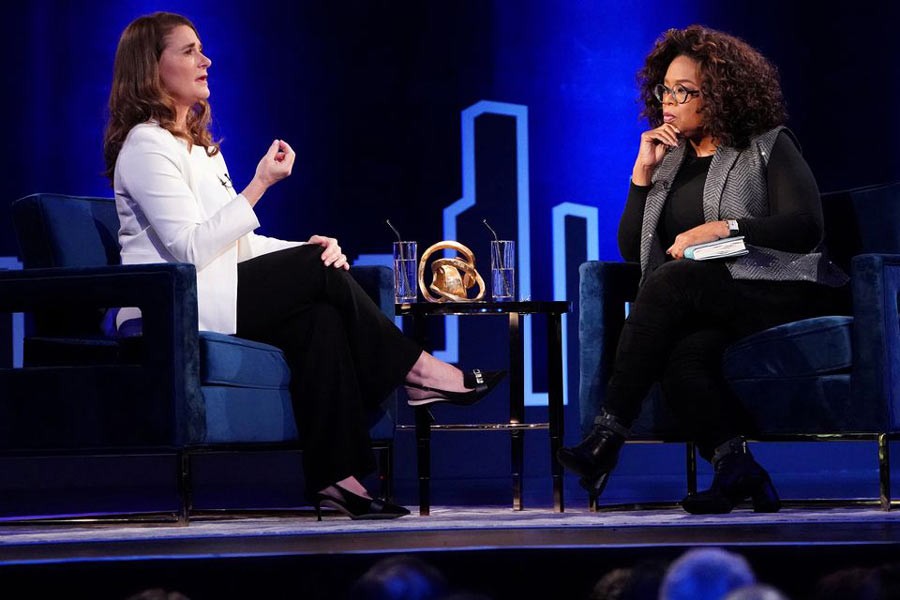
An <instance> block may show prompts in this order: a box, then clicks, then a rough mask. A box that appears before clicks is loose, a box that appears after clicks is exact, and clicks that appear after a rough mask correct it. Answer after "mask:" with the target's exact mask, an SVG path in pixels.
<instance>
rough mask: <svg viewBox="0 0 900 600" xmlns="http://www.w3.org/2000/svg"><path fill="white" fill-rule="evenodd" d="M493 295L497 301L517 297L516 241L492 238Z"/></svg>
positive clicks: (505, 300)
mask: <svg viewBox="0 0 900 600" xmlns="http://www.w3.org/2000/svg"><path fill="white" fill-rule="evenodd" d="M491 297H492V298H493V299H494V301H495V302H507V301H511V300H515V299H516V243H515V242H514V241H511V240H491Z"/></svg>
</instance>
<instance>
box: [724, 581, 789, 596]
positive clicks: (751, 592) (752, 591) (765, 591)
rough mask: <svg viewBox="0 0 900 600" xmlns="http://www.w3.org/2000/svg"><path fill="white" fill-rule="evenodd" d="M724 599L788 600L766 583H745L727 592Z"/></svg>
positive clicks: (782, 593) (779, 591)
mask: <svg viewBox="0 0 900 600" xmlns="http://www.w3.org/2000/svg"><path fill="white" fill-rule="evenodd" d="M724 600H789V599H788V597H787V596H785V595H784V592H782V591H781V590H779V589H778V588H776V587H775V586H771V585H768V584H766V583H754V584H753V585H745V586H744V587H741V588H738V589H736V590H733V591H732V592H729V594H728V595H727V596H725V598H724Z"/></svg>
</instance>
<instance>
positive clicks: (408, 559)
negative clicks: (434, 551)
mask: <svg viewBox="0 0 900 600" xmlns="http://www.w3.org/2000/svg"><path fill="white" fill-rule="evenodd" d="M446 591H447V580H446V578H445V577H444V575H443V573H441V572H440V571H439V570H438V569H437V568H435V567H434V566H432V565H430V564H428V563H426V562H425V561H423V560H421V559H419V558H416V557H415V556H406V555H401V556H391V557H388V558H383V559H381V560H379V561H378V562H376V563H375V564H374V565H372V567H371V568H370V569H369V570H368V571H366V572H365V573H363V575H362V576H361V577H360V578H359V579H358V580H357V581H356V583H355V584H354V585H353V587H352V588H351V590H350V598H351V600H429V599H431V598H438V597H441V596H443V595H444V593H445V592H446Z"/></svg>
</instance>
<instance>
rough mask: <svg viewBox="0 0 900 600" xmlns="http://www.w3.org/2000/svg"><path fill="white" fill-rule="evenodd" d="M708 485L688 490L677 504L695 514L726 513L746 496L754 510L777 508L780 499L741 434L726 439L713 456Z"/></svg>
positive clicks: (778, 508)
mask: <svg viewBox="0 0 900 600" xmlns="http://www.w3.org/2000/svg"><path fill="white" fill-rule="evenodd" d="M712 463H713V467H714V469H715V474H714V475H713V482H712V485H711V486H710V488H709V489H708V490H704V491H702V492H699V493H697V494H688V495H687V496H686V497H685V498H684V499H683V500H682V501H681V506H682V507H683V508H684V510H686V511H687V512H689V513H692V514H695V515H710V514H724V513H729V512H731V511H732V509H734V507H735V506H736V505H738V504H740V503H741V502H743V501H744V500H747V499H748V498H749V499H750V500H751V502H752V503H753V510H754V511H756V512H778V511H779V510H780V509H781V500H780V499H779V498H778V492H776V491H775V486H774V485H772V480H771V478H770V477H769V474H768V473H766V470H765V469H763V468H762V467H761V466H760V465H759V463H757V462H756V461H755V460H754V459H753V455H752V454H750V451H749V450H747V446H746V444H745V443H744V440H743V439H742V438H734V439H731V440H728V441H727V442H725V443H724V444H722V445H721V446H719V447H718V448H716V452H715V455H714V456H713V460H712Z"/></svg>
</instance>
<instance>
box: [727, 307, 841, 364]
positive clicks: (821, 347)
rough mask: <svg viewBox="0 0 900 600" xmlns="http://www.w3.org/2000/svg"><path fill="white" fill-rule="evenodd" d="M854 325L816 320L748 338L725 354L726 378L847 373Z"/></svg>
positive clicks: (838, 319)
mask: <svg viewBox="0 0 900 600" xmlns="http://www.w3.org/2000/svg"><path fill="white" fill-rule="evenodd" d="M852 325H853V317H843V316H829V317H816V318H813V319H804V320H802V321H794V322H791V323H786V324H784V325H778V326H777V327H772V328H770V329H766V330H765V331H760V332H759V333H755V334H753V335H750V336H747V337H746V338H743V339H742V340H739V341H738V342H736V343H735V344H733V345H731V346H730V347H729V348H728V349H727V350H726V351H725V355H724V357H723V358H722V365H723V370H724V373H725V377H726V378H728V379H729V380H737V379H782V378H793V377H807V376H810V375H824V374H827V373H839V372H843V371H847V370H848V369H849V368H850V365H851V363H852V357H851V345H850V333H851V331H850V330H851V327H852Z"/></svg>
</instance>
